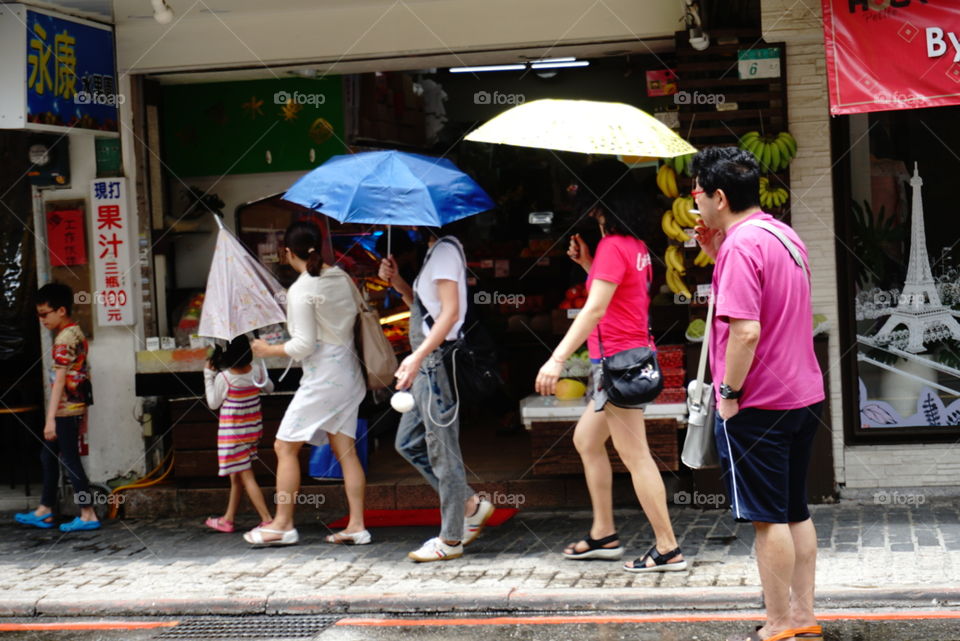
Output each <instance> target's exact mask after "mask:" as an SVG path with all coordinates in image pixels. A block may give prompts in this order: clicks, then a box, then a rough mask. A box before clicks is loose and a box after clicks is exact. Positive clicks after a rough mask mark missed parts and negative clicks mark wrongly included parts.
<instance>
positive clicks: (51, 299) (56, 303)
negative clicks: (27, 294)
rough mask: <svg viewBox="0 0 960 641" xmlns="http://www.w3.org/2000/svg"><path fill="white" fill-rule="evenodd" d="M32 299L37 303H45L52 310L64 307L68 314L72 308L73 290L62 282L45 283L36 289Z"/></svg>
mask: <svg viewBox="0 0 960 641" xmlns="http://www.w3.org/2000/svg"><path fill="white" fill-rule="evenodd" d="M34 300H35V302H36V304H37V305H47V306H48V307H50V309H52V310H53V311H57V310H58V309H60V308H61V307H64V308H66V310H67V316H69V315H70V311H71V310H72V309H73V290H72V289H70V287H68V286H67V285H64V284H63V283H47V284H46V285H44V286H43V287H41V288H40V289H38V290H37V295H36V297H35V298H34Z"/></svg>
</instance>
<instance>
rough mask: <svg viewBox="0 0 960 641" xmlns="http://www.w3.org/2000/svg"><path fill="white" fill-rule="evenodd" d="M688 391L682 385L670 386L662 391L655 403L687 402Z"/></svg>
mask: <svg viewBox="0 0 960 641" xmlns="http://www.w3.org/2000/svg"><path fill="white" fill-rule="evenodd" d="M686 402H687V391H686V390H685V389H683V388H682V387H668V388H665V389H664V390H663V391H662V392H660V396H658V397H657V399H656V400H655V401H654V403H686Z"/></svg>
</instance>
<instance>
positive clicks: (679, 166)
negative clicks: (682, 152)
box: [663, 154, 693, 176]
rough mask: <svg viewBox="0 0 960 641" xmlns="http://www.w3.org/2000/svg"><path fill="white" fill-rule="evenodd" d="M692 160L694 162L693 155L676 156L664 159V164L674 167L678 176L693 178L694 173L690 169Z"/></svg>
mask: <svg viewBox="0 0 960 641" xmlns="http://www.w3.org/2000/svg"><path fill="white" fill-rule="evenodd" d="M691 160H693V154H687V155H686V156H675V157H673V158H664V159H663V162H664V163H665V164H666V165H668V166H670V167H672V168H673V170H674V171H675V172H677V174H686V175H687V176H693V171H691V168H690V161H691Z"/></svg>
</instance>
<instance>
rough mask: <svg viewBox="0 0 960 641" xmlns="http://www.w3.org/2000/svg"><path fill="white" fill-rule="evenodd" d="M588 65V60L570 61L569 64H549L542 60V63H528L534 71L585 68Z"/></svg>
mask: <svg viewBox="0 0 960 641" xmlns="http://www.w3.org/2000/svg"><path fill="white" fill-rule="evenodd" d="M589 64H590V61H589V60H571V61H569V62H549V61H546V60H544V61H543V62H532V63H530V68H531V69H533V70H534V71H536V70H537V69H566V68H567V67H586V66H589Z"/></svg>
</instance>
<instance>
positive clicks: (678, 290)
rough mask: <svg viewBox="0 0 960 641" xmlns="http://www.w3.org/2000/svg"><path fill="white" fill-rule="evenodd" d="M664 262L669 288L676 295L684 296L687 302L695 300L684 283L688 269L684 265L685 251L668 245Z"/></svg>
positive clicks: (677, 246) (676, 246)
mask: <svg viewBox="0 0 960 641" xmlns="http://www.w3.org/2000/svg"><path fill="white" fill-rule="evenodd" d="M663 262H664V263H666V265H667V287H669V288H670V291H672V292H673V293H674V294H682V295H684V296H686V297H687V300H689V299H691V298H693V295H692V294H691V293H690V289H689V288H688V287H687V285H686V283H684V282H683V276H684V275H686V273H687V268H686V266H685V265H684V264H683V250H682V249H680V246H679V245H667V251H666V252H664V254H663Z"/></svg>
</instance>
